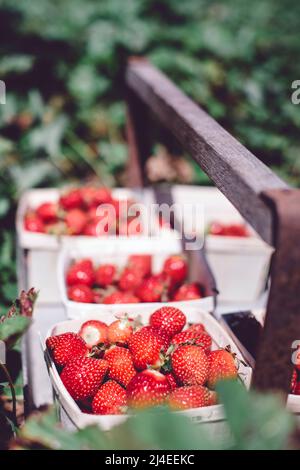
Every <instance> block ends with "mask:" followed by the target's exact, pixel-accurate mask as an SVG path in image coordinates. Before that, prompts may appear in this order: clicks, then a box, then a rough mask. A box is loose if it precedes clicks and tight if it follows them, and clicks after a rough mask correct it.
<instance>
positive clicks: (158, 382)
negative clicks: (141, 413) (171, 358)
mask: <svg viewBox="0 0 300 470" xmlns="http://www.w3.org/2000/svg"><path fill="white" fill-rule="evenodd" d="M169 392H170V384H169V381H168V379H167V377H166V376H165V375H163V374H161V373H160V372H158V371H155V370H151V369H147V370H144V371H143V372H140V373H139V374H137V375H136V376H135V377H133V379H132V380H131V381H130V383H129V385H128V387H127V403H128V405H129V406H131V407H132V408H147V407H150V406H158V405H162V404H164V403H165V401H166V399H167V396H168V394H169Z"/></svg>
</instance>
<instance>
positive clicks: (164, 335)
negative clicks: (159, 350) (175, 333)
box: [139, 325, 171, 351]
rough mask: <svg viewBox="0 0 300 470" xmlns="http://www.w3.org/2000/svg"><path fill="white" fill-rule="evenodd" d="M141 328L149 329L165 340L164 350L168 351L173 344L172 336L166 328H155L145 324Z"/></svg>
mask: <svg viewBox="0 0 300 470" xmlns="http://www.w3.org/2000/svg"><path fill="white" fill-rule="evenodd" d="M141 330H148V331H150V332H151V333H153V334H154V335H156V336H157V337H158V338H159V339H160V340H162V342H163V347H164V350H165V351H167V349H168V347H169V346H170V344H171V337H170V336H169V335H168V333H167V332H166V331H165V330H162V329H160V328H155V327H154V326H150V325H148V326H143V328H141V329H140V330H139V331H141Z"/></svg>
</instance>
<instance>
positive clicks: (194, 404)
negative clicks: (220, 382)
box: [168, 385, 216, 410]
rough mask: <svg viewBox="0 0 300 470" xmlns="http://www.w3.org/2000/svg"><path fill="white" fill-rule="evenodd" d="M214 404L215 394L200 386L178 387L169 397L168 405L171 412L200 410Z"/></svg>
mask: <svg viewBox="0 0 300 470" xmlns="http://www.w3.org/2000/svg"><path fill="white" fill-rule="evenodd" d="M215 403H216V393H215V392H212V391H211V390H209V389H208V388H206V387H203V386H202V385H191V386H187V387H179V388H177V389H176V390H173V392H172V393H171V394H170V395H169V398H168V404H169V406H170V408H171V409H172V410H186V409H188V408H200V407H203V406H210V405H214V404H215Z"/></svg>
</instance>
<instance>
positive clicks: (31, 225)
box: [24, 212, 45, 233]
mask: <svg viewBox="0 0 300 470" xmlns="http://www.w3.org/2000/svg"><path fill="white" fill-rule="evenodd" d="M24 228H25V230H28V231H29V232H36V233H44V232H45V226H44V224H43V222H42V220H41V219H40V218H39V217H38V216H37V214H35V213H34V212H32V213H29V214H27V215H26V216H25V218H24Z"/></svg>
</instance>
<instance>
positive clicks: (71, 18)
mask: <svg viewBox="0 0 300 470" xmlns="http://www.w3.org/2000/svg"><path fill="white" fill-rule="evenodd" d="M0 24H1V28H0V51H1V53H0V79H1V80H4V81H5V83H6V87H7V96H6V104H5V105H0V156H1V158H0V178H1V185H0V223H1V228H2V230H1V232H0V304H1V309H0V313H1V310H5V308H6V306H7V304H8V303H9V302H10V300H11V299H12V298H13V297H15V295H16V281H15V261H14V260H15V253H14V236H15V234H14V212H15V206H16V201H17V199H18V196H19V194H20V192H21V191H23V190H24V189H27V188H29V187H33V186H53V185H55V186H58V185H62V184H65V183H66V181H69V182H75V183H76V182H78V181H82V180H85V179H93V178H97V179H98V180H99V179H100V180H101V181H102V182H104V183H105V184H108V185H112V186H113V185H118V184H122V183H124V173H123V172H124V165H125V162H126V158H127V149H126V142H125V131H124V124H125V105H124V101H123V99H124V82H123V77H124V68H125V65H126V60H127V58H128V56H129V55H145V56H147V57H148V58H149V59H150V60H151V61H152V62H153V63H154V64H155V65H157V66H158V67H159V68H160V69H161V70H163V71H164V72H165V73H166V74H167V75H168V76H169V77H171V78H172V79H173V80H174V81H175V82H176V84H177V85H178V86H179V87H181V88H182V89H183V90H184V91H185V92H186V93H187V94H188V95H189V96H191V97H192V98H193V99H194V100H195V101H197V102H198V103H199V104H200V105H201V106H202V107H203V108H205V109H206V110H207V111H208V112H209V113H210V114H211V115H212V116H213V117H214V118H215V119H217V121H218V122H220V123H221V124H222V125H223V126H224V127H225V128H226V129H227V130H228V131H229V132H231V133H232V134H234V135H235V136H236V137H237V138H238V139H239V140H240V141H242V142H243V143H244V144H245V145H246V146H247V147H248V148H249V149H250V150H251V151H252V152H253V153H254V154H255V155H256V156H257V157H259V158H260V159H261V160H262V161H264V162H265V163H266V164H267V165H269V166H270V167H272V168H273V169H274V170H275V171H276V172H277V173H278V174H279V175H280V176H281V177H283V178H284V179H285V180H286V181H288V182H289V183H290V184H292V185H295V186H300V158H299V150H300V139H299V129H300V106H296V105H293V104H292V103H291V91H292V90H291V84H292V82H293V81H294V80H296V79H300V60H299V39H300V34H299V31H300V3H299V2H298V1H297V0H287V1H284V2H283V1H280V0H252V1H251V2H249V1H247V0H234V1H233V0H226V1H215V0H184V1H182V0H160V1H159V0H126V1H124V0H109V1H108V0H43V1H41V0H19V1H18V2H12V1H11V0H0ZM153 155H154V156H153V157H152V161H153V159H155V162H156V164H157V162H159V163H160V165H161V168H162V171H161V172H160V179H164V178H165V179H168V180H171V181H176V182H183V183H196V184H209V181H208V180H207V178H206V176H205V175H204V174H203V173H202V172H201V171H200V170H199V169H197V167H196V165H194V164H193V162H192V161H191V160H190V159H189V158H188V157H187V156H181V155H178V156H176V164H175V165H173V167H172V171H170V166H169V158H170V156H169V155H168V152H167V151H166V150H165V149H164V148H163V147H161V146H156V147H154V148H153ZM149 179H150V181H151V180H152V181H154V180H155V179H156V173H155V172H154V173H153V172H151V168H150V171H149Z"/></svg>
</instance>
